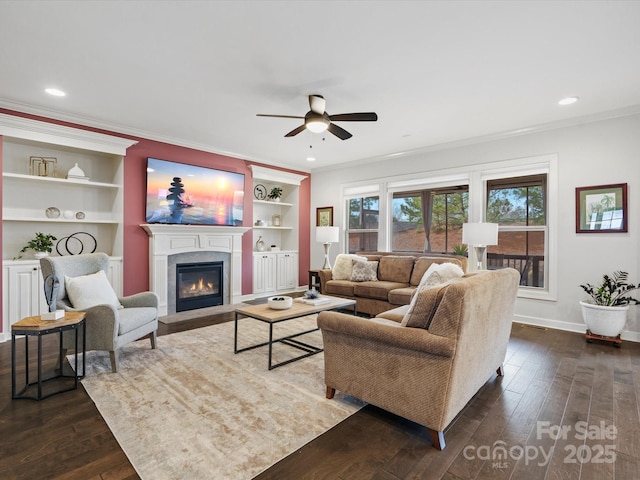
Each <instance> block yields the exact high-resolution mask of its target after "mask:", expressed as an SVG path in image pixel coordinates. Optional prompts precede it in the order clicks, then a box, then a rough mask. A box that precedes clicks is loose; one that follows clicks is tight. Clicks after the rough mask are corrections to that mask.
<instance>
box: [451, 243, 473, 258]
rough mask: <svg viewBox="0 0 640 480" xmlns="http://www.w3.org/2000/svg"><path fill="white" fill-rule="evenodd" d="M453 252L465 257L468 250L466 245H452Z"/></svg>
mask: <svg viewBox="0 0 640 480" xmlns="http://www.w3.org/2000/svg"><path fill="white" fill-rule="evenodd" d="M453 253H455V254H456V255H460V256H463V257H466V256H467V255H468V254H469V250H468V249H467V246H466V245H454V246H453Z"/></svg>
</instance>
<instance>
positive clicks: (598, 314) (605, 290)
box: [580, 271, 640, 337]
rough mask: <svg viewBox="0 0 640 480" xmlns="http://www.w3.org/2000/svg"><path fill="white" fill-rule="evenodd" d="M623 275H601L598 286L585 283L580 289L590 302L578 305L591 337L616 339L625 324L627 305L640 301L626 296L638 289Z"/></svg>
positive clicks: (625, 274)
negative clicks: (600, 281) (588, 297)
mask: <svg viewBox="0 0 640 480" xmlns="http://www.w3.org/2000/svg"><path fill="white" fill-rule="evenodd" d="M628 276H629V274H628V273H627V272H621V271H617V272H613V274H612V275H607V274H605V275H603V277H602V283H601V284H600V285H599V286H594V285H591V284H590V283H586V284H584V285H580V287H581V288H582V289H583V290H584V291H585V292H586V293H587V294H588V295H589V296H591V299H590V301H587V302H583V301H581V302H580V305H581V307H582V318H583V319H584V323H586V324H587V328H588V329H589V331H590V332H591V333H593V334H595V335H602V336H605V337H617V336H618V335H620V333H621V332H622V330H623V329H624V326H625V324H626V323H627V312H628V311H629V304H632V303H633V304H638V303H640V301H638V300H637V299H635V298H633V297H632V296H630V295H629V292H631V291H633V290H637V289H639V288H640V284H638V285H634V284H632V283H629V282H628V281H627V279H628Z"/></svg>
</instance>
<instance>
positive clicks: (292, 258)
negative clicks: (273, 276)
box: [276, 253, 298, 290]
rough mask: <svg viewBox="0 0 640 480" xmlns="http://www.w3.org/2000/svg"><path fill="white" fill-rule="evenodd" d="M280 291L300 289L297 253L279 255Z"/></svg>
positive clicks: (278, 284)
mask: <svg viewBox="0 0 640 480" xmlns="http://www.w3.org/2000/svg"><path fill="white" fill-rule="evenodd" d="M277 271H278V275H277V276H278V281H277V285H276V288H277V289H278V290H292V289H295V288H298V255H297V254H296V253H279V254H278V267H277Z"/></svg>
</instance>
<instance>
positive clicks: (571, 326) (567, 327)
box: [513, 315, 640, 342]
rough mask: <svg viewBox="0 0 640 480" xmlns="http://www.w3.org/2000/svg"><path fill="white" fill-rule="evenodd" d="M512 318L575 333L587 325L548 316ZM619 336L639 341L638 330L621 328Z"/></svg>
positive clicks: (582, 330)
mask: <svg viewBox="0 0 640 480" xmlns="http://www.w3.org/2000/svg"><path fill="white" fill-rule="evenodd" d="M513 320H514V321H515V322H518V323H524V324H526V325H533V326H536V327H546V328H552V329H554V330H564V331H565V332H575V333H582V334H584V333H585V332H586V331H587V326H586V325H585V324H584V323H574V322H563V321H561V320H551V319H548V318H540V317H530V316H527V315H514V316H513ZM620 336H621V338H622V339H623V340H627V341H629V342H640V332H632V331H629V330H623V332H622V334H621V335H620Z"/></svg>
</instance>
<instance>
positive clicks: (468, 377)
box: [318, 268, 520, 449]
mask: <svg viewBox="0 0 640 480" xmlns="http://www.w3.org/2000/svg"><path fill="white" fill-rule="evenodd" d="M519 281H520V274H519V273H518V272H517V271H516V270H514V269H511V268H507V269H503V270H492V271H483V272H479V273H472V274H467V275H465V276H464V277H462V278H458V279H455V280H452V281H450V282H448V283H445V284H442V285H440V286H436V287H433V288H429V289H426V290H422V291H421V292H419V293H418V297H417V301H416V306H415V307H414V312H415V311H418V313H419V314H420V318H418V319H417V320H418V321H419V322H418V323H419V324H420V325H421V326H422V327H426V328H416V327H410V326H402V324H401V321H402V319H403V318H404V315H405V313H406V312H407V310H409V306H403V307H399V308H396V309H393V310H391V311H388V312H385V313H382V314H380V315H378V316H377V317H376V318H361V317H354V316H352V315H346V314H343V313H338V312H322V313H320V314H319V315H318V326H319V327H320V329H321V330H322V337H323V341H324V363H325V384H326V386H327V398H332V397H333V394H334V393H335V390H339V391H342V392H345V393H347V394H349V395H352V396H354V397H356V398H359V399H361V400H364V401H365V402H368V403H371V404H373V405H376V406H378V407H381V408H383V409H385V410H388V411H390V412H392V413H395V414H397V415H400V416H402V417H405V418H408V419H409V420H412V421H414V422H416V423H419V424H420V425H424V426H425V427H427V429H428V432H429V434H430V436H431V440H432V443H433V445H434V446H435V447H436V448H438V449H442V448H444V446H445V442H444V433H443V431H444V429H445V428H446V427H447V426H448V425H449V424H450V423H451V421H452V420H453V419H454V418H455V417H456V415H457V414H458V413H459V412H460V411H461V410H462V409H463V408H464V406H465V405H466V404H467V403H468V402H469V400H470V399H471V398H472V397H473V396H474V395H475V394H476V392H477V391H478V390H479V389H480V388H481V387H482V386H483V385H484V384H485V383H486V382H487V380H488V379H489V378H490V377H492V375H493V374H494V372H496V371H497V372H498V375H503V370H502V362H503V361H504V358H505V354H506V351H507V344H508V341H509V335H510V332H511V322H512V318H513V311H514V304H515V299H516V294H517V290H518V284H519ZM418 305H420V309H419V308H418ZM414 320H415V319H414Z"/></svg>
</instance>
